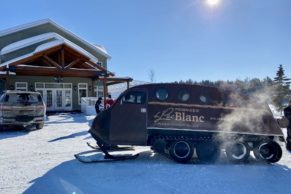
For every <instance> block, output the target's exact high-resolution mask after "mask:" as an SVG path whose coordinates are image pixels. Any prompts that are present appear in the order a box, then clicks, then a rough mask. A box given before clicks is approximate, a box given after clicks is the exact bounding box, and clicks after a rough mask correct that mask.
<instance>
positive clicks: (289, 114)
mask: <svg viewBox="0 0 291 194" xmlns="http://www.w3.org/2000/svg"><path fill="white" fill-rule="evenodd" d="M284 116H285V117H286V118H287V119H288V121H289V124H288V126H287V139H286V141H287V145H286V148H287V150H289V151H291V100H290V101H289V105H288V106H287V107H286V108H284Z"/></svg>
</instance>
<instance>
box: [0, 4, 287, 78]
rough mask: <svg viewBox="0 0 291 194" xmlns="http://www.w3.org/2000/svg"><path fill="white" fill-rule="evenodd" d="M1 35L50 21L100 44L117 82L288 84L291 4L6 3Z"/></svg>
mask: <svg viewBox="0 0 291 194" xmlns="http://www.w3.org/2000/svg"><path fill="white" fill-rule="evenodd" d="M0 10H1V11H0V30H2V29H6V28H9V27H13V26H17V25H20V24H24V23H29V22H32V21H35V20H40V19H44V18H50V19H52V20H54V21H55V22H57V23H58V24H60V25H61V26H63V27H65V28H67V29H68V30H70V31H72V32H74V33H75V34H77V35H78V36H80V37H81V38H83V39H85V40H87V41H89V42H91V43H98V44H102V45H104V46H105V47H106V49H107V50H108V52H109V54H110V55H111V56H112V59H111V60H110V61H109V66H108V67H109V70H111V71H113V72H115V73H116V74H117V76H131V77H133V78H134V79H137V80H143V81H149V76H148V73H149V70H150V69H152V70H154V72H155V77H156V80H157V81H158V82H168V81H176V80H186V79H189V78H191V79H193V80H197V81H200V80H235V79H245V78H254V77H258V78H264V77H266V76H269V77H272V78H273V77H274V76H275V73H276V70H277V68H278V66H279V64H283V67H284V68H285V74H286V75H287V76H288V77H291V11H290V10H291V1H290V0H221V3H220V5H219V6H216V7H209V6H207V5H206V4H205V2H204V0H122V1H121V0H82V1H77V0H71V1H69V0H62V1H61V0H46V1H45V0H25V1H21V0H19V1H16V0H2V1H1V8H0Z"/></svg>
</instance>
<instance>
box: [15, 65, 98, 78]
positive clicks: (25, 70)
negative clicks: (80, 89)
mask: <svg viewBox="0 0 291 194" xmlns="http://www.w3.org/2000/svg"><path fill="white" fill-rule="evenodd" d="M15 73H16V75H32V76H38V75H39V76H62V77H88V78H97V77H98V76H100V75H101V74H102V72H101V71H96V70H90V69H77V68H76V69H74V68H70V69H68V70H67V71H60V70H59V69H58V68H56V67H41V66H16V67H15Z"/></svg>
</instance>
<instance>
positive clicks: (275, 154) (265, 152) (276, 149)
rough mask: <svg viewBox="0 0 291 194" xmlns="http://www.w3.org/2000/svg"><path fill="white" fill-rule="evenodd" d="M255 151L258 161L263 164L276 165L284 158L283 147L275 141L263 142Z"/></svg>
mask: <svg viewBox="0 0 291 194" xmlns="http://www.w3.org/2000/svg"><path fill="white" fill-rule="evenodd" d="M253 151H254V155H255V157H256V159H257V160H259V161H262V162H267V163H275V162H278V161H279V160H280V159H281V157H282V149H281V146H280V145H279V144H278V143H277V142H275V141H264V142H261V143H259V144H258V145H257V146H256V147H255V149H254V150H253Z"/></svg>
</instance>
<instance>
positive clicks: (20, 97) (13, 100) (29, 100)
mask: <svg viewBox="0 0 291 194" xmlns="http://www.w3.org/2000/svg"><path fill="white" fill-rule="evenodd" d="M3 101H4V102H8V103H9V104H24V105H29V104H37V103H40V102H42V99H41V96H40V95H39V94H30V93H13V94H6V95H5V97H4V99H3Z"/></svg>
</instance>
